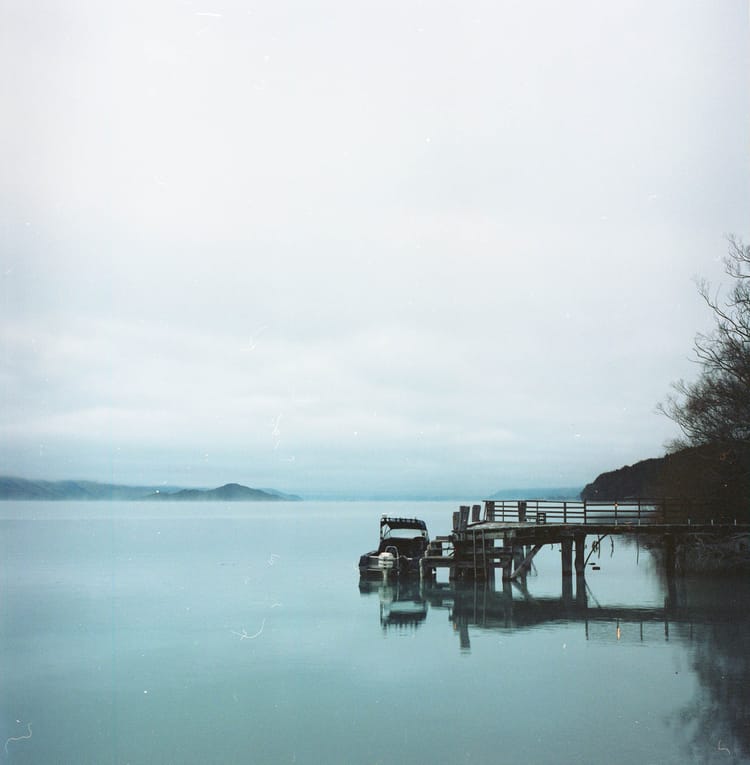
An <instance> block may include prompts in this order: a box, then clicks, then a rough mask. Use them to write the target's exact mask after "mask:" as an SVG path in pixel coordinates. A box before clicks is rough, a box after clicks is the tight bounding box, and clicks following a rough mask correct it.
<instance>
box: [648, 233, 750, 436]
mask: <svg viewBox="0 0 750 765" xmlns="http://www.w3.org/2000/svg"><path fill="white" fill-rule="evenodd" d="M724 268H725V271H726V273H727V275H728V276H729V277H730V278H731V280H732V288H731V291H730V292H729V294H728V295H726V296H724V297H723V299H722V295H721V291H720V290H717V291H716V292H715V293H714V292H713V291H712V289H711V285H710V284H709V283H708V282H707V281H705V280H703V281H701V282H699V284H698V291H699V293H700V295H701V296H702V297H703V299H704V300H705V301H706V304H707V305H708V306H709V308H710V309H711V310H712V311H713V314H714V318H715V321H716V326H715V328H714V330H713V331H712V332H710V333H708V334H699V335H697V336H696V338H695V344H694V351H695V355H696V357H697V361H698V363H699V364H700V366H701V372H700V375H699V376H698V379H697V380H696V381H695V382H691V383H688V382H685V381H684V380H679V381H678V382H676V383H674V384H673V385H672V388H673V390H674V391H675V394H676V395H675V394H673V395H670V396H668V397H667V399H666V401H665V402H664V403H663V404H660V405H659V407H658V409H659V411H661V412H662V413H663V414H665V415H666V416H667V417H669V418H671V419H672V420H674V421H675V422H676V423H677V424H678V425H679V426H680V429H681V430H682V432H683V434H684V440H680V441H676V442H675V443H673V444H672V447H673V448H674V447H678V448H679V447H684V446H701V445H704V444H714V445H723V446H726V447H728V448H730V449H733V448H739V449H740V450H741V451H744V450H745V449H746V448H750V246H746V245H744V244H743V243H742V242H741V241H740V240H739V239H736V238H734V237H730V238H729V253H728V255H727V257H726V258H725V259H724Z"/></svg>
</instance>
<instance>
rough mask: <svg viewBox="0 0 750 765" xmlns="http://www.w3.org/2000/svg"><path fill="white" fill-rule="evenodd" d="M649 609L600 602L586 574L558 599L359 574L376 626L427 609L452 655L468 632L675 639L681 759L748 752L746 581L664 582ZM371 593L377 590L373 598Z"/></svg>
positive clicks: (411, 622) (401, 622) (607, 640)
mask: <svg viewBox="0 0 750 765" xmlns="http://www.w3.org/2000/svg"><path fill="white" fill-rule="evenodd" d="M664 588H665V590H666V591H667V593H668V594H667V596H666V597H665V598H664V604H663V605H662V606H660V607H657V606H642V605H641V606H638V605H634V606H627V605H616V606H607V605H602V604H600V603H599V602H598V601H597V599H596V597H595V595H594V594H593V593H592V592H591V590H590V588H589V587H588V585H587V583H586V581H585V579H584V578H583V577H578V579H577V581H576V594H575V597H573V595H572V586H571V583H570V582H569V581H568V582H563V586H562V594H561V596H560V597H534V595H533V594H532V593H531V592H530V591H529V589H528V587H527V585H526V582H525V581H524V582H519V583H518V585H515V584H514V586H513V587H511V586H510V585H509V584H508V583H503V586H502V589H500V590H497V589H496V588H495V584H494V583H493V582H476V583H468V584H467V583H460V582H450V583H435V582H430V583H420V582H418V581H407V582H398V581H396V582H383V581H380V582H369V581H365V580H360V592H361V593H362V594H363V595H366V596H373V600H376V602H377V604H378V607H379V610H380V623H381V625H382V628H383V630H387V629H388V628H390V627H399V628H401V627H405V626H409V627H415V628H416V627H417V626H419V624H421V623H423V622H424V621H425V620H426V619H427V618H428V613H429V612H430V611H433V612H435V614H436V615H437V613H441V614H447V615H448V620H447V621H448V623H449V624H450V625H451V626H452V628H453V631H454V632H455V633H456V635H457V636H458V643H459V648H460V651H461V652H464V653H470V652H471V647H472V646H471V641H472V635H478V634H481V633H482V632H484V631H490V632H492V631H494V632H497V633H503V632H514V631H524V630H535V629H546V628H549V627H551V626H553V625H555V624H561V623H567V624H579V625H580V628H581V630H582V631H583V633H584V635H585V640H586V641H591V642H594V643H597V644H600V645H606V644H616V643H630V644H638V643H641V644H645V643H649V642H650V643H654V642H670V641H672V642H678V643H681V644H684V645H685V646H686V648H687V649H688V652H689V656H690V661H691V665H692V668H693V670H694V671H695V674H696V677H697V678H698V681H699V685H700V689H699V692H698V693H696V694H695V697H694V699H693V700H692V701H691V702H690V704H688V705H687V706H685V707H684V708H683V709H682V710H681V711H680V712H679V714H678V715H677V716H676V718H675V720H674V721H673V722H674V724H675V725H679V726H681V727H682V728H683V729H684V730H685V731H691V732H692V733H691V734H690V735H689V737H688V738H687V740H685V741H684V743H683V747H684V749H685V756H686V757H689V758H690V759H692V760H695V761H709V760H710V759H711V758H712V757H714V756H716V755H718V754H721V755H725V756H727V757H730V758H732V760H730V761H739V759H738V758H746V757H750V691H749V689H750V614H749V613H748V608H747V604H748V603H750V582H748V581H747V580H746V579H745V578H742V579H737V578H734V577H729V578H718V579H717V578H708V577H703V578H694V579H688V578H678V579H675V580H669V581H665V582H664ZM374 596H376V597H374Z"/></svg>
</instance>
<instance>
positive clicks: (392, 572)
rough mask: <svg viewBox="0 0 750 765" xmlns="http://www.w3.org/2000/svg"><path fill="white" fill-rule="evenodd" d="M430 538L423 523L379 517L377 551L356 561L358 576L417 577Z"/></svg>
mask: <svg viewBox="0 0 750 765" xmlns="http://www.w3.org/2000/svg"><path fill="white" fill-rule="evenodd" d="M429 543H430V537H429V535H428V534H427V524H426V523H425V522H424V521H422V520H419V518H394V517H392V516H389V515H383V516H381V518H380V542H379V544H378V547H377V549H375V550H371V551H370V552H368V553H365V554H364V555H362V556H361V557H360V559H359V573H360V575H361V576H397V577H401V576H409V575H418V574H419V561H420V560H421V559H422V558H423V557H424V554H425V552H426V550H427V545H428V544H429Z"/></svg>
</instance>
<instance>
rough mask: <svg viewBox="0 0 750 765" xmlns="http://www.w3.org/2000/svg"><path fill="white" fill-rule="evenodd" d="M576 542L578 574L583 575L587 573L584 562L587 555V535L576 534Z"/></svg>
mask: <svg viewBox="0 0 750 765" xmlns="http://www.w3.org/2000/svg"><path fill="white" fill-rule="evenodd" d="M575 543H576V559H575V566H576V574H577V575H578V576H583V574H584V573H585V571H584V562H585V560H586V555H585V547H586V535H585V534H576V535H575Z"/></svg>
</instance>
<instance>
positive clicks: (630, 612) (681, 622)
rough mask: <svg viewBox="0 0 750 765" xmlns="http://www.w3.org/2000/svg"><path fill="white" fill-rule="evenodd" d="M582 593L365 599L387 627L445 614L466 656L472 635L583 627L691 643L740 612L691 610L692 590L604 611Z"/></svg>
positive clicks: (383, 587) (598, 634) (375, 589)
mask: <svg viewBox="0 0 750 765" xmlns="http://www.w3.org/2000/svg"><path fill="white" fill-rule="evenodd" d="M576 585H577V586H576V590H575V594H574V593H573V590H572V588H567V587H563V591H562V594H561V596H560V597H536V596H534V595H532V594H531V593H530V592H529V591H528V589H527V588H526V585H525V583H524V582H518V583H514V584H513V586H512V587H511V586H509V584H508V583H504V586H503V587H502V589H500V590H496V589H495V586H494V583H493V582H469V583H463V582H447V583H435V582H430V583H427V582H422V583H420V582H417V581H408V580H407V581H395V582H391V581H375V582H373V581H368V580H366V579H361V580H360V583H359V590H360V593H361V594H362V595H365V596H373V597H375V596H376V597H377V603H378V607H379V615H380V625H381V627H382V629H383V630H384V631H386V630H388V629H391V628H405V627H408V628H414V629H416V628H417V627H418V626H419V625H420V624H422V623H423V622H424V621H425V620H426V619H427V615H428V612H429V611H430V610H436V611H443V612H445V613H447V615H448V621H449V623H450V624H451V625H452V627H453V629H454V631H455V632H456V634H457V635H458V637H459V645H460V649H461V650H462V651H470V650H471V635H470V628H473V629H475V630H477V629H478V630H496V631H508V630H528V629H534V628H544V627H545V626H551V625H554V624H559V623H579V624H580V625H581V627H582V629H583V631H584V634H585V637H586V639H587V640H596V641H612V642H615V641H625V642H644V641H654V640H661V641H664V640H667V641H668V640H670V639H674V638H677V639H679V640H685V641H691V640H692V638H693V628H694V625H696V624H697V625H700V624H712V625H715V624H721V623H729V622H732V621H733V620H734V619H736V613H735V612H734V611H727V610H725V609H722V608H721V606H720V605H718V604H717V602H716V601H708V602H705V601H704V602H703V603H702V604H696V603H689V602H688V601H689V599H688V596H687V591H686V589H685V588H684V587H681V588H677V589H674V588H673V589H670V591H669V595H668V596H667V597H665V599H664V604H663V605H662V606H644V605H634V606H628V605H602V604H600V603H599V602H598V601H597V600H596V597H595V595H594V594H593V593H591V591H590V590H589V589H588V586H587V585H586V582H585V580H584V579H583V577H577V581H576Z"/></svg>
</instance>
